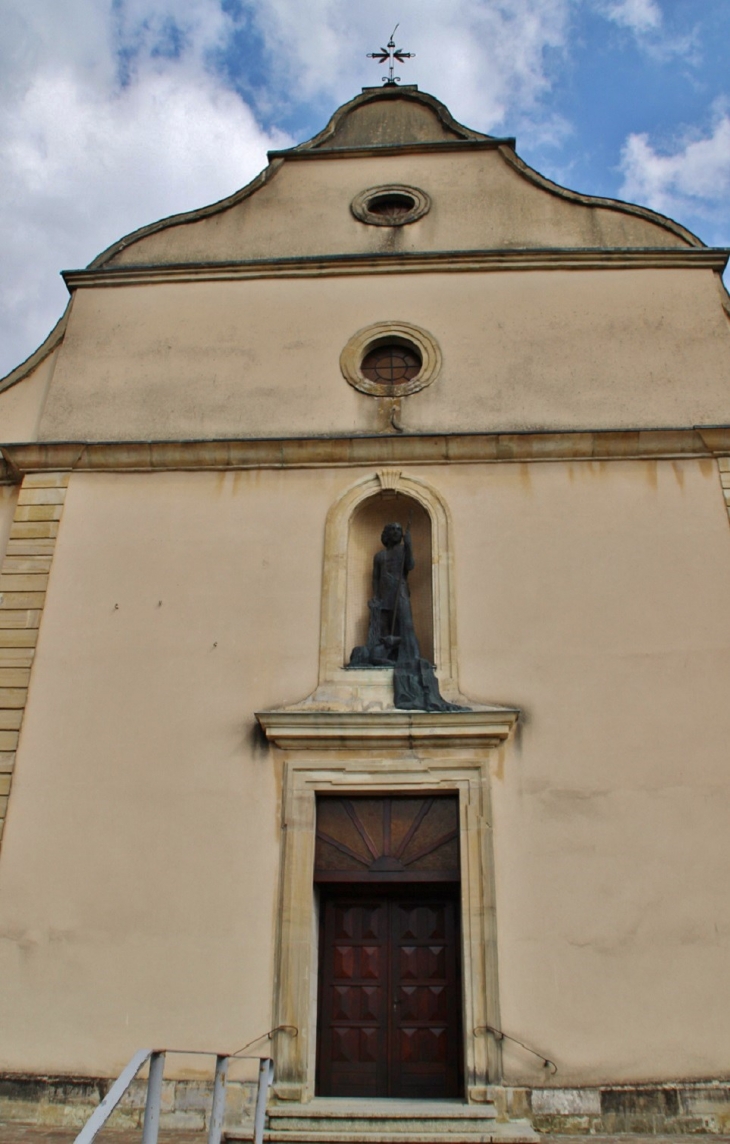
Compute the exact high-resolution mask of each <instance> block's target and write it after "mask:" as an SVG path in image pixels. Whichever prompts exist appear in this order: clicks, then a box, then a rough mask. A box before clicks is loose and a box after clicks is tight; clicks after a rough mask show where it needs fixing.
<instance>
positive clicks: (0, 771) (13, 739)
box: [0, 473, 70, 841]
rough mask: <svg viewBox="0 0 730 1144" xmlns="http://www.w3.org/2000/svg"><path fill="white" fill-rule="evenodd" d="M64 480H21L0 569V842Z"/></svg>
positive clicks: (63, 476)
mask: <svg viewBox="0 0 730 1144" xmlns="http://www.w3.org/2000/svg"><path fill="white" fill-rule="evenodd" d="M69 479H70V478H69V475H68V474H67V473H39V474H35V475H31V476H26V477H25V478H24V480H23V484H22V486H21V488H20V492H19V494H18V502H17V504H16V506H15V514H14V516H13V523H12V525H11V528H10V538H9V540H8V547H7V551H6V554H5V558H4V560H3V562H2V566H1V567H0V841H1V840H2V835H3V827H4V825H5V817H6V814H7V807H8V799H9V797H10V789H11V785H12V778H13V770H14V767H15V755H16V751H17V747H18V740H19V738H20V731H21V728H22V725H23V715H24V714H25V707H26V703H27V701H28V687H29V685H30V674H31V668H32V666H33V659H34V657H35V647H36V643H37V640H38V629H39V627H40V623H41V617H42V616H43V608H44V605H45V600H46V587H47V584H48V577H49V574H50V571H51V564H52V561H53V553H54V551H55V547H56V537H57V535H58V526H59V521H60V520H61V516H62V514H63V505H64V501H65V500H66V492H67V488H68V482H69Z"/></svg>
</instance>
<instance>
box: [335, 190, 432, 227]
mask: <svg viewBox="0 0 730 1144" xmlns="http://www.w3.org/2000/svg"><path fill="white" fill-rule="evenodd" d="M430 206H431V200H430V199H429V197H428V195H427V194H426V192H425V191H419V189H418V187H406V186H401V185H400V184H391V185H388V186H384V187H370V188H369V189H368V190H367V191H361V192H360V194H359V195H356V196H355V198H354V199H353V200H352V203H351V204H350V209H351V210H352V213H353V214H354V216H355V218H357V219H359V220H360V222H366V223H368V224H369V225H370V226H405V225H406V223H409V222H415V221H416V219H419V218H422V217H423V215H425V213H426V211H427V210H428V209H429V208H430Z"/></svg>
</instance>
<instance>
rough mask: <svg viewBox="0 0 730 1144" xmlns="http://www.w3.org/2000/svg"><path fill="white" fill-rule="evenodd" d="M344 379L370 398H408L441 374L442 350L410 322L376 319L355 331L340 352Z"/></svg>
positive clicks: (428, 335)
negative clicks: (371, 324) (371, 323)
mask: <svg viewBox="0 0 730 1144" xmlns="http://www.w3.org/2000/svg"><path fill="white" fill-rule="evenodd" d="M340 369H341V370H342V373H343V376H344V377H345V380H346V381H348V382H349V383H350V385H352V386H353V387H354V388H355V389H359V390H360V392H361V393H369V394H370V396H371V397H406V396H407V395H408V394H409V393H417V392H418V390H419V389H425V387H426V386H427V385H430V384H431V382H432V381H435V380H436V378H437V377H438V374H439V370H440V369H441V351H440V349H439V347H438V343H437V342H436V341H435V339H434V338H432V337H431V335H430V334H429V333H427V332H426V330H422V329H421V328H420V326H413V325H411V323H410V322H376V324H375V325H373V326H366V327H365V329H364V330H358V332H357V333H356V334H354V335H353V336H352V337H351V338H350V340H349V342H348V343H347V345H346V346H345V348H344V349H343V351H342V353H341V354H340Z"/></svg>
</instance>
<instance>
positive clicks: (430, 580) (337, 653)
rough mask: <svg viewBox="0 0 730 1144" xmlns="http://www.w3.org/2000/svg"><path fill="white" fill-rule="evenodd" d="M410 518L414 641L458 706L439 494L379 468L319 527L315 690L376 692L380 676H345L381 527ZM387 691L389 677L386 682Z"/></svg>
mask: <svg viewBox="0 0 730 1144" xmlns="http://www.w3.org/2000/svg"><path fill="white" fill-rule="evenodd" d="M409 516H410V517H411V528H412V533H413V540H414V554H415V558H416V565H417V566H416V568H415V569H414V571H413V573H412V574H411V577H410V585H411V596H412V600H413V605H414V620H415V622H416V628H417V635H418V637H419V641H420V642H421V650H422V652H423V654H424V655H426V656H428V657H429V658H431V657H432V659H433V662H434V663H435V664H436V670H437V674H438V678H439V682H440V684H441V691H442V694H443V695H444V696H445V697H446V698H449V699H453V700H454V701H456V702H458V700H459V688H458V679H457V666H456V655H455V642H456V641H455V632H456V617H455V607H454V590H453V574H452V573H453V546H452V525H451V519H450V516H449V511H448V508H447V506H446V504H445V502H444V500H443V498H442V497H441V495H440V493H438V492H437V491H436V489H434V488H433V486H432V485H429V484H428V483H427V482H426V481H423V480H421V479H420V478H419V477H412V476H408V475H406V474H404V473H402V472H401V471H400V470H395V469H383V470H380V471H379V472H377V473H375V474H373V476H371V477H365V478H363V479H362V480H360V481H358V482H357V483H356V484H354V485H352V486H351V487H350V488H349V489H347V490H346V491H345V492H344V493H343V494H342V496H341V497H340V498H339V499H338V500H337V501H335V503H334V504H333V505H332V507H331V509H330V511H329V513H328V515H327V522H326V525H325V547H324V575H323V580H322V610H321V616H322V622H321V630H320V649H319V687H318V691H319V690H321V689H322V688H323V687H324V688H325V690H329V689H330V688H331V687H332V685H335V686H336V687H337V685H340V686H341V687H345V688H347V690H350V689H353V688H354V689H357V690H360V689H364V690H365V691H369V690H372V691H375V690H377V689H379V688H382V686H383V683H384V682H385V680H384V678H383V677H389V676H390V674H391V673H390V672H389V671H388V669H385V670H383V671H367V670H365V671H362V670H346V664H347V663H348V661H349V657H350V652H351V651H352V648H353V647H354V646H355V644H356V643H363V642H364V635H365V632H366V626H367V600H368V598H369V595H370V574H371V568H372V559H373V556H374V554H375V552H376V551H377V550H378V547H379V544H380V533H381V531H382V528H383V525H384V524H386V523H388V521H390V520H398V521H400V523H402V524H403V525H405V524H407V523H408V518H409ZM387 682H388V686H389V687H390V679H389V678H388V680H387Z"/></svg>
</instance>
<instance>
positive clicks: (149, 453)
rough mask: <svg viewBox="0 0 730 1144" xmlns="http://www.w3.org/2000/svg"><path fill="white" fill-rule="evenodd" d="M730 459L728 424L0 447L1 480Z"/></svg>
mask: <svg viewBox="0 0 730 1144" xmlns="http://www.w3.org/2000/svg"><path fill="white" fill-rule="evenodd" d="M728 455H730V425H720V426H712V427H710V426H708V427H702V426H699V427H695V428H692V429H623V430H621V429H615V430H613V429H606V430H591V431H585V432H583V431H574V432H559V431H552V432H551V431H545V432H541V433H454V434H405V433H404V434H388V435H380V436H371V437H344V436H343V437H287V438H281V437H278V438H254V439H249V440H240V439H239V440H220V439H219V440H208V441H98V442H84V441H48V442H28V443H24V444H8V445H3V446H2V447H0V480H2V481H3V482H4V483H17V482H18V481H19V480H21V479H22V476H23V475H24V474H25V473H34V472H45V471H52V472H66V471H78V472H94V471H109V472H155V471H165V470H193V471H195V470H206V469H214V470H220V469H288V468H291V469H301V468H330V467H342V468H353V467H356V466H364V465H378V466H379V465H384V464H399V465H401V464H418V465H441V464H490V463H497V462H520V461H598V460H601V461H602V460H673V459H678V458H682V457H685V458H690V457H708V458H712V457H715V456H728Z"/></svg>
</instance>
